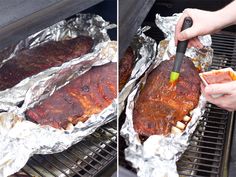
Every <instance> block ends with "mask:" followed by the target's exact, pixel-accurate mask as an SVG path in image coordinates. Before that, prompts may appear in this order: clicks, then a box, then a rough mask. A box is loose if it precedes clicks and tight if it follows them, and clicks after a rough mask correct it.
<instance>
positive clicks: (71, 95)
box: [26, 63, 117, 129]
mask: <svg viewBox="0 0 236 177" xmlns="http://www.w3.org/2000/svg"><path fill="white" fill-rule="evenodd" d="M116 73H117V72H116V63H110V64H106V65H104V66H98V67H94V68H92V69H91V70H89V71H88V72H86V73H85V74H83V75H81V76H79V77H78V78H76V79H75V80H73V81H71V82H70V83H69V84H68V85H66V86H64V87H62V88H61V89H59V90H57V91H55V92H54V93H53V94H52V95H51V96H50V97H48V98H47V99H45V100H43V101H42V103H41V104H38V105H36V106H35V107H34V108H31V109H29V110H28V111H27V112H26V115H27V117H28V118H30V119H31V120H33V121H35V122H37V123H39V124H41V125H50V126H52V127H54V128H64V129H66V128H67V126H68V125H69V124H70V125H71V124H73V125H75V124H76V123H78V122H79V121H81V122H84V121H86V120H87V119H88V118H89V117H90V116H91V115H92V114H97V113H99V112H101V111H102V110H103V109H104V108H106V107H107V106H109V105H110V104H111V103H112V100H113V99H114V98H116V95H117V93H116V92H117V88H116V85H117V83H116V82H117V76H116Z"/></svg>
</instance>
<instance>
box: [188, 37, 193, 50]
mask: <svg viewBox="0 0 236 177" xmlns="http://www.w3.org/2000/svg"><path fill="white" fill-rule="evenodd" d="M191 47H193V41H192V40H191V39H190V40H189V41H188V48H191Z"/></svg>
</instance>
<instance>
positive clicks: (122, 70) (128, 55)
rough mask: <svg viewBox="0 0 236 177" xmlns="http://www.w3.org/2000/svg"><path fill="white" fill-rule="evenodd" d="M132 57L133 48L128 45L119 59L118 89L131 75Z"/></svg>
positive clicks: (133, 57)
mask: <svg viewBox="0 0 236 177" xmlns="http://www.w3.org/2000/svg"><path fill="white" fill-rule="evenodd" d="M134 59H135V55H134V52H133V49H132V48H131V47H129V48H128V49H127V50H126V52H125V55H124V57H123V58H121V59H120V61H119V91H121V90H122V88H123V87H124V85H125V84H126V82H127V81H128V79H129V77H130V75H131V72H132V68H133V65H134Z"/></svg>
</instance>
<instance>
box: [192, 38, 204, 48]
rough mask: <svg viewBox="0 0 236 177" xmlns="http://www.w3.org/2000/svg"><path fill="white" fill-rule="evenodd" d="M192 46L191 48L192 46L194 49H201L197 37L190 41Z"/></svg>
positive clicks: (201, 46)
mask: <svg viewBox="0 0 236 177" xmlns="http://www.w3.org/2000/svg"><path fill="white" fill-rule="evenodd" d="M192 44H193V46H194V47H195V48H198V49H201V48H203V45H202V43H201V42H200V41H199V39H198V38H197V37H194V38H193V39H192Z"/></svg>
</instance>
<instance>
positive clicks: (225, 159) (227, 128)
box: [119, 30, 236, 177]
mask: <svg viewBox="0 0 236 177" xmlns="http://www.w3.org/2000/svg"><path fill="white" fill-rule="evenodd" d="M147 34H148V35H149V36H151V37H152V38H154V39H155V40H156V41H157V42H159V41H160V40H161V39H163V35H162V34H161V32H160V31H157V30H150V31H148V32H147ZM212 41H213V44H212V48H213V49H214V58H213V63H212V65H211V67H210V69H221V68H226V67H232V68H233V69H236V53H235V51H236V49H235V45H236V35H235V34H234V33H230V32H221V33H218V34H215V35H213V36H212ZM123 117H124V115H123ZM233 118H234V112H228V111H226V110H223V109H221V108H218V107H217V106H215V105H213V104H210V103H208V104H207V106H206V112H205V114H204V115H203V119H202V120H201V121H200V122H199V123H198V126H197V128H196V131H195V132H194V134H193V135H192V137H191V139H190V145H189V146H188V149H187V150H186V151H185V153H184V154H183V155H182V157H181V159H180V160H179V161H178V163H177V166H178V172H179V174H180V176H193V177H200V176H201V177H222V176H228V163H229V160H230V159H229V155H230V151H229V149H230V144H231V136H232V132H233V131H232V129H233V123H234V122H233ZM124 148H125V143H124V141H123V140H122V138H121V140H120V152H119V155H120V158H119V159H120V165H122V166H123V167H125V168H127V169H129V170H131V171H134V172H135V170H134V169H133V168H132V167H131V166H130V164H129V163H128V162H126V161H125V158H124V153H123V151H124Z"/></svg>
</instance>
